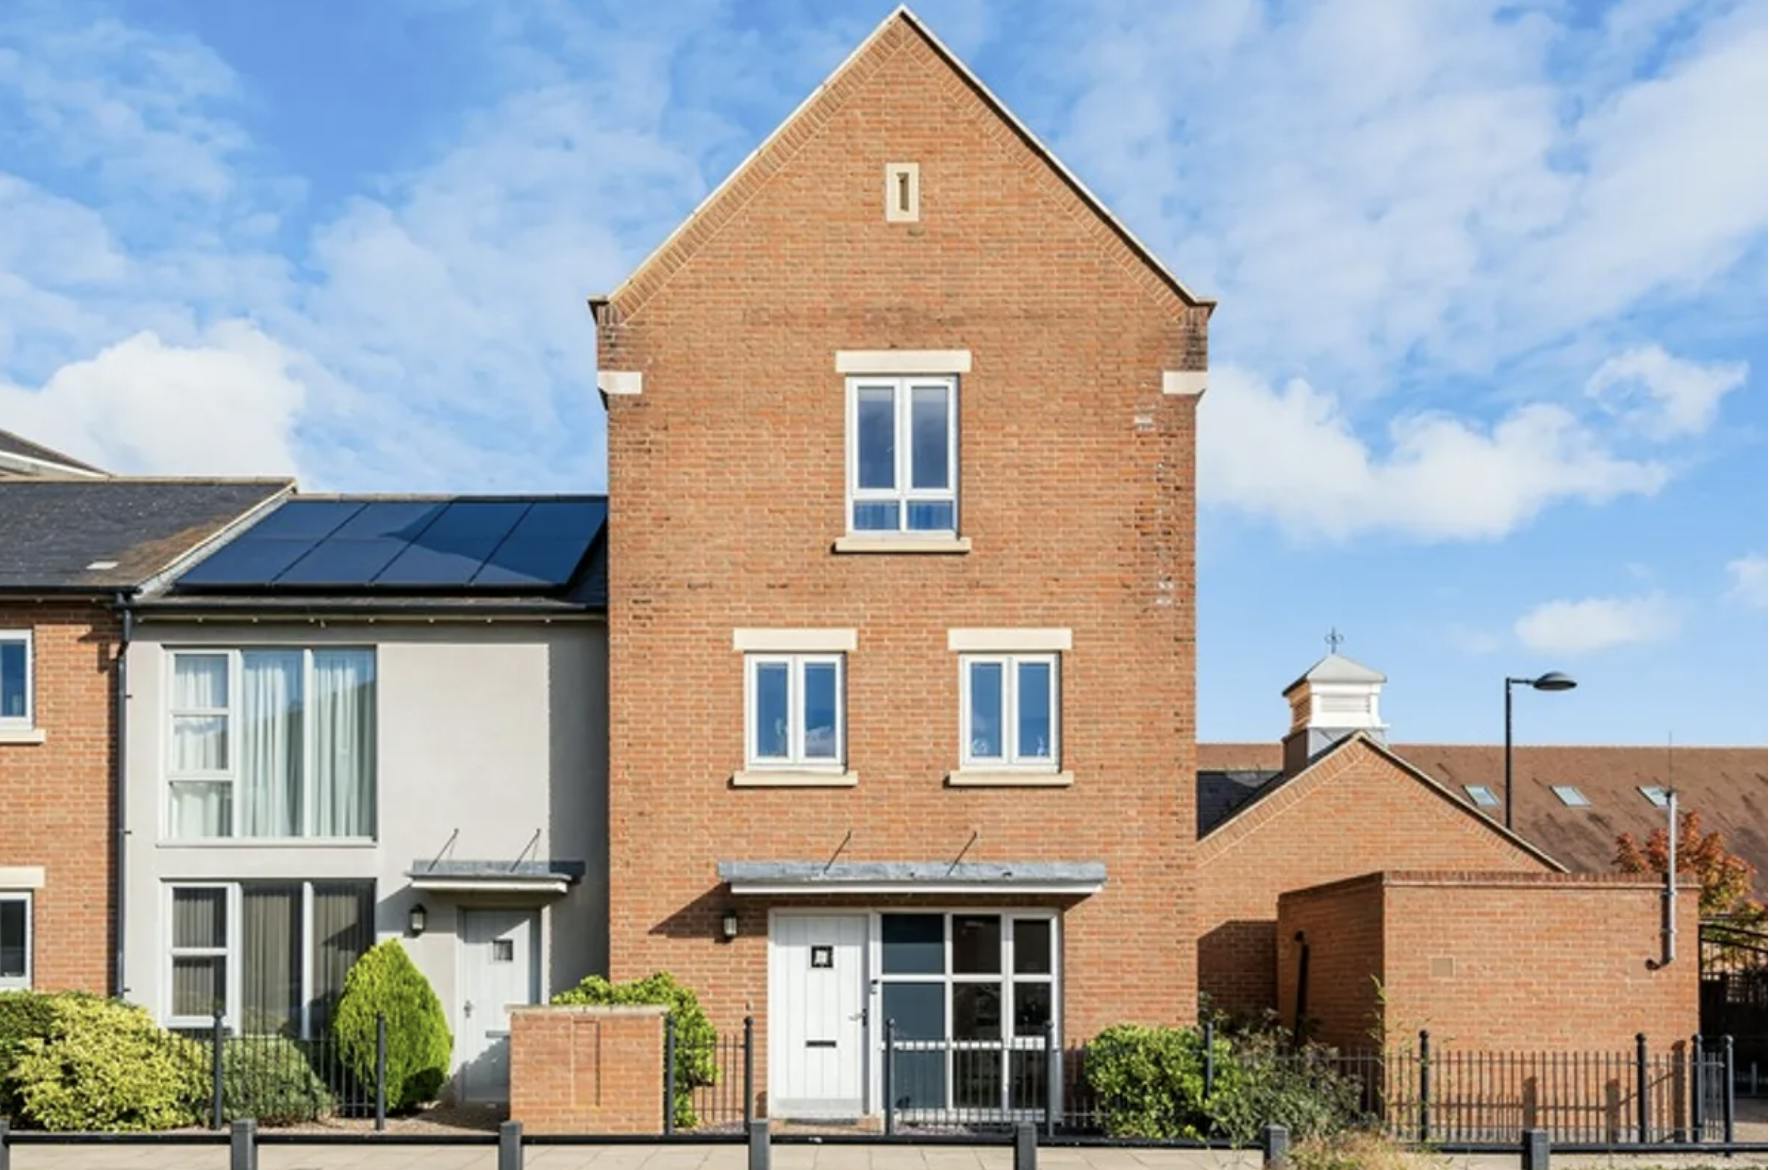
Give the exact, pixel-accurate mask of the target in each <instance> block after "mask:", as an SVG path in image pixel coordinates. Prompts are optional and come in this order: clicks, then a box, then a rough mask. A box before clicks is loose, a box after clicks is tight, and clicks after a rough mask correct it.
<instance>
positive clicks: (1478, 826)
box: [1198, 741, 1553, 1014]
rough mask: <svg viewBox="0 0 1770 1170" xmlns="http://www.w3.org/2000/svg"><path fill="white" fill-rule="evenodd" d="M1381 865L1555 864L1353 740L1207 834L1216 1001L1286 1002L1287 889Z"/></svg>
mask: <svg viewBox="0 0 1770 1170" xmlns="http://www.w3.org/2000/svg"><path fill="white" fill-rule="evenodd" d="M1381 869H1446V870H1521V871H1525V872H1531V873H1545V872H1551V871H1552V870H1553V867H1552V866H1551V865H1549V863H1548V862H1547V861H1545V860H1544V859H1543V858H1542V857H1541V856H1539V855H1538V854H1535V853H1532V852H1530V851H1529V850H1527V849H1525V848H1523V847H1521V846H1520V845H1518V844H1515V843H1514V842H1513V841H1512V840H1510V839H1508V838H1507V837H1506V836H1505V835H1504V834H1502V833H1500V832H1498V831H1496V828H1495V826H1494V825H1493V823H1492V822H1491V821H1488V820H1487V819H1486V818H1485V817H1482V816H1481V815H1480V814H1479V813H1476V812H1474V811H1473V810H1471V809H1469V808H1467V807H1464V806H1461V805H1460V804H1459V803H1458V800H1457V798H1456V797H1454V796H1451V795H1448V794H1447V793H1445V792H1443V791H1442V790H1439V789H1437V788H1436V787H1434V786H1432V785H1430V784H1427V783H1425V782H1422V781H1421V780H1420V779H1419V778H1418V777H1416V776H1414V775H1413V774H1412V773H1410V772H1409V771H1408V770H1407V769H1405V768H1403V767H1401V766H1400V765H1399V764H1397V763H1395V762H1394V761H1393V760H1392V759H1390V758H1389V757H1387V756H1385V755H1384V754H1383V753H1382V752H1380V751H1378V750H1377V749H1375V748H1373V747H1372V746H1371V745H1370V744H1368V743H1365V742H1363V741H1358V742H1354V743H1349V744H1346V745H1344V746H1342V747H1340V748H1339V749H1338V750H1336V751H1335V752H1334V753H1333V754H1332V755H1330V756H1328V757H1326V758H1324V759H1322V760H1321V761H1319V762H1318V763H1317V764H1316V765H1315V766H1314V767H1311V768H1308V769H1306V770H1304V771H1303V772H1301V773H1299V774H1298V775H1297V776H1296V777H1294V778H1293V779H1292V780H1291V781H1289V782H1288V783H1286V784H1285V785H1284V786H1282V787H1280V788H1279V789H1278V790H1277V791H1275V792H1273V793H1272V794H1271V795H1270V796H1268V797H1266V798H1265V799H1263V800H1261V801H1260V802H1259V803H1257V804H1255V805H1253V806H1251V807H1249V808H1247V809H1244V810H1243V811H1242V812H1241V813H1240V814H1239V815H1237V816H1236V817H1234V818H1233V819H1232V820H1230V821H1228V822H1226V823H1225V824H1223V825H1222V826H1220V827H1219V828H1218V829H1217V830H1216V831H1215V832H1213V833H1211V834H1209V835H1208V836H1206V837H1205V838H1204V839H1203V840H1202V841H1200V842H1199V847H1198V881H1199V899H1198V904H1199V918H1198V968H1199V984H1200V987H1201V988H1202V989H1203V990H1204V992H1205V993H1206V994H1207V995H1208V996H1210V1000H1211V1003H1212V1006H1214V1007H1216V1008H1219V1009H1221V1010H1224V1011H1227V1012H1230V1013H1232V1014H1239V1013H1246V1014H1258V1013H1260V1012H1264V1011H1267V1010H1269V1009H1271V1008H1274V1007H1285V1006H1286V1005H1285V1004H1284V1003H1283V1002H1282V1001H1281V1000H1280V999H1279V998H1278V989H1277V987H1276V986H1275V984H1274V979H1273V972H1274V970H1275V966H1274V964H1275V962H1276V949H1275V940H1276V939H1278V938H1282V937H1288V936H1285V935H1282V934H1281V933H1278V932H1277V928H1276V921H1277V918H1278V901H1279V895H1280V894H1282V893H1283V892H1284V891H1286V890H1296V889H1303V888H1305V887H1309V886H1317V885H1321V884H1323V883H1325V882H1333V881H1338V880H1340V879H1342V878H1349V877H1354V876H1356V875H1359V874H1366V873H1371V872H1374V871H1376V870H1381ZM1312 961H1313V959H1312Z"/></svg>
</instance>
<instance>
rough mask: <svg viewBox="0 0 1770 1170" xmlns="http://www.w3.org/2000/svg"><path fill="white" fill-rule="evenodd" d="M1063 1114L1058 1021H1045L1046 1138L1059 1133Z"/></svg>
mask: <svg viewBox="0 0 1770 1170" xmlns="http://www.w3.org/2000/svg"><path fill="white" fill-rule="evenodd" d="M1061 1112H1063V1069H1062V1068H1061V1067H1060V1066H1059V1065H1058V1063H1057V1021H1055V1020H1046V1021H1045V1136H1046V1137H1051V1136H1053V1135H1055V1134H1056V1133H1057V1115H1058V1114H1059V1113H1061Z"/></svg>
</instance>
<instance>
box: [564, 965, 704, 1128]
mask: <svg viewBox="0 0 1770 1170" xmlns="http://www.w3.org/2000/svg"><path fill="white" fill-rule="evenodd" d="M553 1002H554V1003H560V1004H661V1005H663V1006H664V1007H667V1008H669V1009H670V1012H669V1016H670V1020H671V1022H672V1023H673V1024H674V1025H675V1030H676V1101H675V1109H676V1124H677V1125H679V1126H681V1127H683V1128H685V1129H686V1128H689V1127H691V1126H693V1125H695V1124H696V1123H697V1120H698V1119H697V1118H696V1117H695V1111H694V1090H695V1088H696V1087H698V1086H701V1085H710V1084H712V1083H713V1082H714V1081H715V1080H717V1079H718V1075H719V1070H718V1067H717V1063H716V1062H715V1061H714V1059H713V1047H714V1043H715V1041H716V1039H717V1035H716V1033H715V1032H714V1031H713V1022H712V1021H711V1020H709V1019H708V1018H707V1013H706V1012H705V1011H704V1010H703V1009H702V1008H701V1001H700V998H699V997H698V996H696V995H695V993H694V992H693V991H691V990H690V989H689V988H686V987H684V986H682V984H680V983H678V982H676V977H675V976H673V975H670V974H668V973H666V972H663V971H659V972H658V973H657V974H655V975H650V976H647V977H646V978H644V979H634V980H632V981H630V982H627V983H610V982H609V981H608V980H607V979H604V978H603V977H602V976H600V975H591V976H588V977H587V978H585V979H584V981H583V982H581V983H579V984H578V985H577V986H576V987H572V988H568V989H567V990H565V991H562V992H560V993H559V994H558V995H556V996H554V997H553Z"/></svg>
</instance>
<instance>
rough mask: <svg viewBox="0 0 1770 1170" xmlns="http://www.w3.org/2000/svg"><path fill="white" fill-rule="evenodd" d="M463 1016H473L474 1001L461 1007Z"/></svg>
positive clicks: (469, 1001)
mask: <svg viewBox="0 0 1770 1170" xmlns="http://www.w3.org/2000/svg"><path fill="white" fill-rule="evenodd" d="M461 1014H462V1015H464V1016H471V1015H472V1014H473V1001H472V1000H471V999H470V1000H468V1001H467V1002H465V1003H463V1004H462V1005H461Z"/></svg>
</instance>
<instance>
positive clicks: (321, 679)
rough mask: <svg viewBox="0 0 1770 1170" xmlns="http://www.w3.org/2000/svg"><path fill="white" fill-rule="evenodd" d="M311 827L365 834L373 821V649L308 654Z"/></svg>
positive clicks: (330, 833)
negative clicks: (310, 659) (310, 675)
mask: <svg viewBox="0 0 1770 1170" xmlns="http://www.w3.org/2000/svg"><path fill="white" fill-rule="evenodd" d="M313 728H314V733H313V753H314V760H313V764H314V766H313V801H314V832H315V833H316V834H317V835H319V836H321V837H367V836H369V835H370V834H371V833H373V832H374V827H375V655H374V652H373V651H369V650H316V651H314V655H313Z"/></svg>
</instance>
